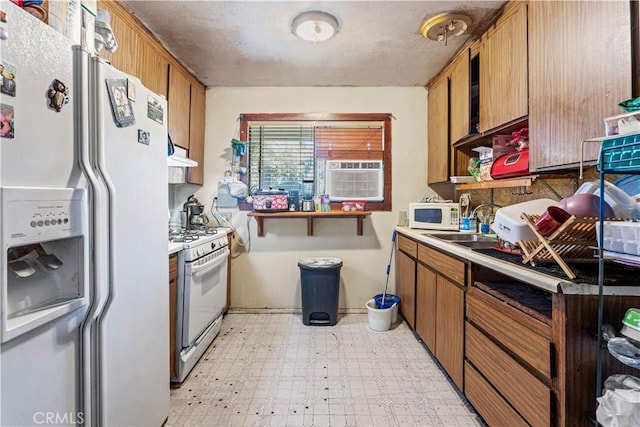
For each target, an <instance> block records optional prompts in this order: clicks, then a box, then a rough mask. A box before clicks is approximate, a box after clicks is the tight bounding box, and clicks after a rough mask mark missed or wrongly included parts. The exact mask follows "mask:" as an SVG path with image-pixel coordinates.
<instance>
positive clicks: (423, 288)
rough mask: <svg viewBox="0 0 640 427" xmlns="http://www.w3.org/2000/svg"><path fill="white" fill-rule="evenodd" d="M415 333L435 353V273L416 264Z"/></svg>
mask: <svg viewBox="0 0 640 427" xmlns="http://www.w3.org/2000/svg"><path fill="white" fill-rule="evenodd" d="M416 332H417V333H418V335H419V336H420V338H422V341H424V343H425V344H426V345H427V347H429V350H431V352H432V353H433V354H435V352H436V273H434V272H433V271H431V270H429V269H428V268H427V267H425V266H424V265H422V264H420V263H418V267H417V282H416Z"/></svg>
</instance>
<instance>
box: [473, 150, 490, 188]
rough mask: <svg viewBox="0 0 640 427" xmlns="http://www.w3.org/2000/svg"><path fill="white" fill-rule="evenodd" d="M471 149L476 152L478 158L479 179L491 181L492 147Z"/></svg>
mask: <svg viewBox="0 0 640 427" xmlns="http://www.w3.org/2000/svg"><path fill="white" fill-rule="evenodd" d="M473 151H475V152H477V153H478V155H479V158H480V181H491V180H493V178H491V166H492V165H493V148H491V147H476V148H474V149H473Z"/></svg>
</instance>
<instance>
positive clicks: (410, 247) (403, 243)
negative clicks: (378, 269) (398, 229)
mask: <svg viewBox="0 0 640 427" xmlns="http://www.w3.org/2000/svg"><path fill="white" fill-rule="evenodd" d="M398 249H400V250H401V251H402V252H404V253H406V254H407V255H410V256H412V257H413V258H417V257H418V242H414V241H413V240H411V239H409V238H407V237H404V236H403V235H402V234H399V235H398Z"/></svg>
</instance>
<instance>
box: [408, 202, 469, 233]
mask: <svg viewBox="0 0 640 427" xmlns="http://www.w3.org/2000/svg"><path fill="white" fill-rule="evenodd" d="M407 216H408V217H409V227H410V228H421V229H424V230H458V229H459V227H460V224H459V222H460V205H459V204H458V203H452V202H444V203H438V202H421V203H409V211H408V212H407Z"/></svg>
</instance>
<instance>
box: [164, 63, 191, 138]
mask: <svg viewBox="0 0 640 427" xmlns="http://www.w3.org/2000/svg"><path fill="white" fill-rule="evenodd" d="M167 103H168V107H167V108H168V109H169V124H168V126H169V135H170V136H171V140H172V141H173V143H174V144H176V145H178V146H180V147H182V148H184V149H186V150H188V149H189V121H190V118H189V111H190V110H191V83H190V81H189V78H188V76H187V74H186V73H185V72H184V71H182V68H180V67H179V66H177V65H175V64H169V98H168V99H167Z"/></svg>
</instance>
